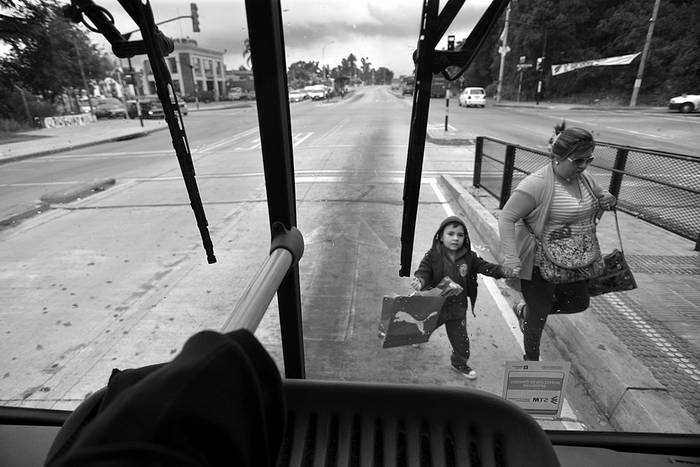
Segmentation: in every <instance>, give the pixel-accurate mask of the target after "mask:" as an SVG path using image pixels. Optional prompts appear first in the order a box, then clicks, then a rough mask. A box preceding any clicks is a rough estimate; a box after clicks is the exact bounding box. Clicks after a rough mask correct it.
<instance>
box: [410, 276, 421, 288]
mask: <svg viewBox="0 0 700 467" xmlns="http://www.w3.org/2000/svg"><path fill="white" fill-rule="evenodd" d="M411 287H413V289H414V290H422V289H423V281H422V280H420V279H418V278H417V277H414V278H413V279H412V280H411Z"/></svg>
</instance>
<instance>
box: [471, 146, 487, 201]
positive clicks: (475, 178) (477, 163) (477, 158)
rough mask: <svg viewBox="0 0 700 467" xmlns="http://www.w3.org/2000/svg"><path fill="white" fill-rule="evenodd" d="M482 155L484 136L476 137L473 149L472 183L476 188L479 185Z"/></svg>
mask: <svg viewBox="0 0 700 467" xmlns="http://www.w3.org/2000/svg"><path fill="white" fill-rule="evenodd" d="M483 157H484V137H483V136H477V137H476V150H475V151H474V175H472V185H474V186H475V187H476V188H479V187H480V186H481V160H482V159H483Z"/></svg>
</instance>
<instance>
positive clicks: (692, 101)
mask: <svg viewBox="0 0 700 467" xmlns="http://www.w3.org/2000/svg"><path fill="white" fill-rule="evenodd" d="M668 108H669V109H671V110H678V111H680V112H683V113H689V112H692V111H694V110H700V95H699V94H683V95H682V96H678V97H672V98H671V100H670V101H669V102H668Z"/></svg>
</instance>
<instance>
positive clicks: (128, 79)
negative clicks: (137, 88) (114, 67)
mask: <svg viewBox="0 0 700 467" xmlns="http://www.w3.org/2000/svg"><path fill="white" fill-rule="evenodd" d="M124 82H125V83H126V84H136V83H134V74H133V73H124Z"/></svg>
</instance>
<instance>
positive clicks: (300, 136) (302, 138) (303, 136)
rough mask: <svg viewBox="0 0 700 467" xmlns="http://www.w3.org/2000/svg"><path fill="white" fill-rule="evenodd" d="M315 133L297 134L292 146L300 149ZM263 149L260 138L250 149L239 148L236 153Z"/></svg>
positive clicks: (293, 136) (254, 141)
mask: <svg viewBox="0 0 700 467" xmlns="http://www.w3.org/2000/svg"><path fill="white" fill-rule="evenodd" d="M313 134H314V132H313V131H311V132H308V133H296V134H293V135H292V146H294V147H295V148H296V147H299V145H300V144H301V143H303V142H304V141H305V140H306V139H308V138H309V137H310V136H311V135H313ZM260 147H261V141H260V138H259V137H258V138H255V139H254V140H252V144H251V145H250V146H248V147H240V146H239V147H237V148H236V149H234V151H253V150H255V149H259V148H260Z"/></svg>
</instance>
